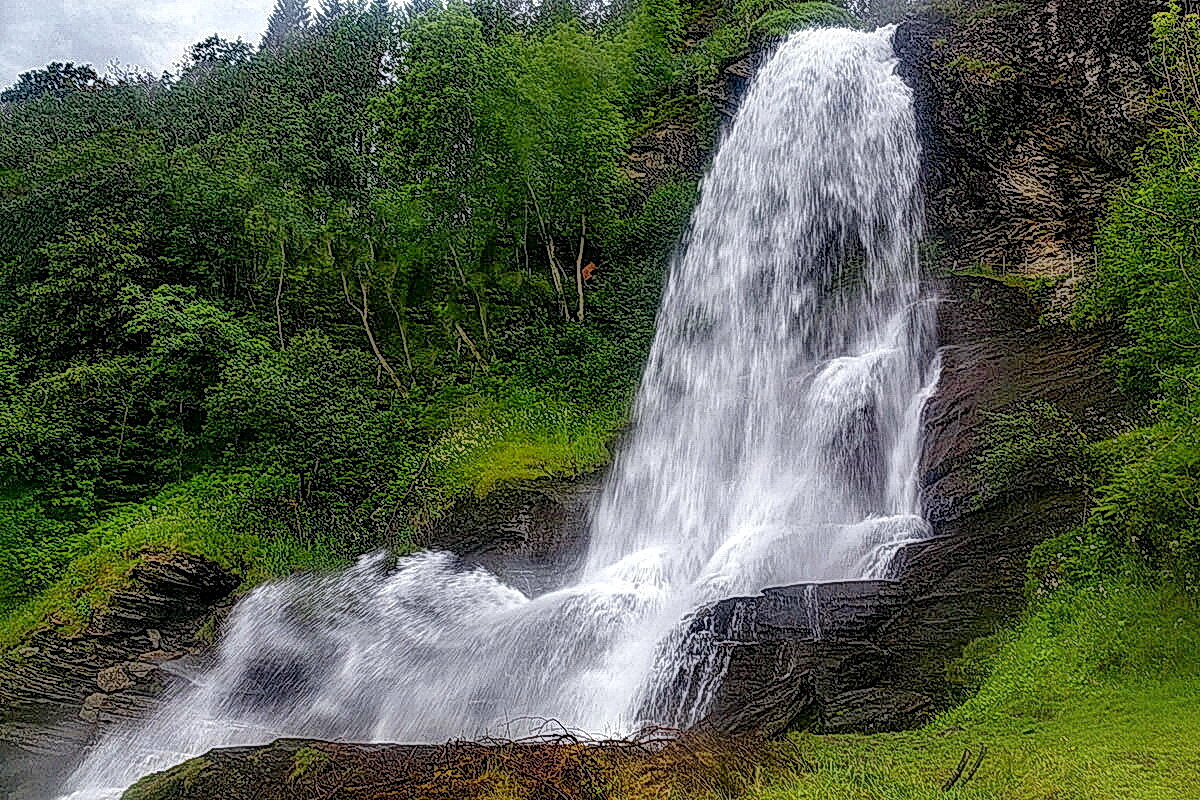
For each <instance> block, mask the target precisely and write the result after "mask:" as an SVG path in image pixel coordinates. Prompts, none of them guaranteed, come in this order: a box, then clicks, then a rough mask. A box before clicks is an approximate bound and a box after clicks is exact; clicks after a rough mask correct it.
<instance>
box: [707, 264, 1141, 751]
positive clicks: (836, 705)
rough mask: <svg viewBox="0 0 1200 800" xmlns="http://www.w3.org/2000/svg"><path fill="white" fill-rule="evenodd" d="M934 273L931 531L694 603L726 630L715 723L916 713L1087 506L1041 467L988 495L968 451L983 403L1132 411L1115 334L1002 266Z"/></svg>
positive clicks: (1099, 415)
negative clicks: (1038, 481)
mask: <svg viewBox="0 0 1200 800" xmlns="http://www.w3.org/2000/svg"><path fill="white" fill-rule="evenodd" d="M936 288H937V291H938V293H939V296H940V297H941V298H942V303H941V305H940V322H941V325H940V327H941V342H942V345H943V350H942V357H943V371H942V379H941V382H940V385H939V387H938V390H937V392H936V394H935V395H934V397H933V398H932V399H931V400H930V402H929V404H928V406H927V408H926V413H925V420H926V426H927V428H926V449H925V453H924V457H923V460H922V463H921V475H922V484H923V489H924V499H925V506H926V514H927V516H928V518H929V520H930V522H931V523H932V525H933V529H934V533H935V536H936V538H934V539H931V540H929V541H926V542H922V543H920V544H915V545H911V546H909V547H907V548H906V549H905V550H903V551H901V553H900V554H899V555H898V557H897V560H896V562H895V564H894V565H893V574H894V575H895V579H894V580H893V581H888V582H847V583H839V584H824V585H815V586H796V587H786V588H781V589H774V590H769V591H767V592H766V593H764V594H763V595H762V596H759V597H749V598H734V599H731V600H726V601H723V602H721V603H718V604H717V605H715V606H713V607H711V608H709V609H707V610H705V611H704V612H702V613H701V614H698V615H697V617H696V619H695V621H694V622H693V632H694V633H695V634H697V635H702V636H703V638H705V639H707V640H708V641H710V642H716V643H717V647H718V649H719V650H720V654H719V656H718V658H717V660H718V662H719V663H722V664H724V665H725V679H724V681H723V683H722V685H721V688H720V690H719V691H718V694H717V698H716V702H715V704H714V706H713V708H712V709H711V712H710V714H709V716H708V718H707V719H706V720H704V722H703V723H702V724H704V725H705V726H707V727H710V728H713V729H716V730H719V731H722V732H740V731H744V730H748V729H754V730H757V731H761V732H764V733H767V734H777V733H781V732H783V731H784V730H788V729H794V728H813V729H815V730H817V731H821V732H828V733H843V732H848V731H861V732H878V731H886V730H900V729H905V728H911V727H914V726H916V725H919V724H920V723H921V722H923V721H925V720H926V719H928V718H929V716H930V715H931V714H933V713H934V712H935V711H936V710H938V709H939V708H941V707H944V706H945V704H946V703H947V701H948V698H949V697H950V694H951V690H952V687H951V686H949V685H948V682H947V679H946V666H947V665H948V664H949V662H951V661H953V660H954V659H955V658H957V657H958V655H959V654H960V653H961V651H962V648H963V647H964V646H965V645H966V644H967V643H968V642H970V641H971V640H972V639H975V638H977V637H979V636H982V635H986V634H988V633H991V632H992V631H994V630H995V629H996V627H997V626H998V625H1000V624H1003V623H1005V622H1007V621H1009V620H1011V619H1012V618H1013V617H1014V616H1015V615H1016V614H1017V613H1018V612H1019V611H1020V610H1021V608H1022V607H1023V606H1024V602H1025V598H1024V592H1023V587H1024V582H1025V576H1026V564H1027V563H1028V560H1029V555H1030V552H1031V550H1032V549H1033V547H1034V545H1035V544H1036V543H1037V542H1039V541H1042V540H1043V539H1045V538H1047V537H1050V536H1052V535H1054V534H1056V533H1059V532H1061V531H1064V530H1068V529H1069V528H1071V527H1073V526H1074V525H1077V524H1078V523H1079V522H1081V521H1082V519H1083V516H1084V514H1085V512H1086V503H1085V499H1084V497H1083V496H1082V493H1081V491H1080V490H1078V489H1076V488H1073V487H1070V486H1065V485H1056V484H1054V483H1052V482H1047V483H1045V484H1044V485H1024V486H1013V487H1001V489H1002V491H999V492H989V493H988V494H987V495H986V497H984V496H981V495H980V494H979V490H980V486H979V485H978V480H977V478H976V475H975V473H976V469H975V467H974V464H975V461H976V459H977V458H978V455H979V453H980V452H981V451H982V450H983V448H985V447H986V446H987V442H986V441H985V430H986V426H985V424H984V414H985V413H986V412H989V411H1000V410H1004V409H1006V408H1010V407H1011V406H1012V404H1013V403H1014V402H1029V401H1039V400H1044V401H1048V402H1053V403H1055V404H1056V405H1058V406H1059V407H1060V408H1062V409H1063V410H1065V411H1066V412H1068V413H1070V414H1071V415H1072V416H1073V417H1074V418H1075V419H1076V420H1078V422H1079V423H1080V425H1081V426H1082V427H1084V428H1085V429H1086V428H1088V427H1104V426H1107V425H1110V424H1113V423H1114V422H1115V421H1116V418H1119V417H1120V416H1122V415H1123V414H1125V413H1126V407H1125V401H1124V400H1123V398H1122V397H1121V395H1120V393H1119V392H1118V391H1117V390H1116V387H1115V382H1114V380H1113V378H1112V376H1111V375H1110V374H1109V373H1108V371H1107V369H1106V368H1105V365H1104V355H1105V353H1106V352H1108V350H1109V348H1110V346H1111V344H1112V336H1111V334H1109V333H1107V332H1105V331H1092V332H1080V331H1077V330H1074V329H1071V328H1069V327H1067V326H1065V325H1045V324H1040V325H1039V324H1038V322H1037V311H1036V308H1035V307H1034V305H1033V303H1032V302H1031V301H1030V300H1029V298H1028V297H1027V296H1026V295H1025V294H1024V293H1023V292H1021V291H1019V290H1017V289H1013V288H1011V287H1008V286H1005V285H1003V284H1001V283H999V282H997V281H992V280H988V279H983V278H953V279H948V280H945V281H943V282H941V283H940V285H939V286H938V287H936ZM759 709H769V710H770V713H761V712H759V711H758V710H759Z"/></svg>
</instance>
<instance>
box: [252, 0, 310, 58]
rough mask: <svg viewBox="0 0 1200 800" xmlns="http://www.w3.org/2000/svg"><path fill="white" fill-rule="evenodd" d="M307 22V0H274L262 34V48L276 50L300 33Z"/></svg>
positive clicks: (308, 20)
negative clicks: (265, 30) (265, 28)
mask: <svg viewBox="0 0 1200 800" xmlns="http://www.w3.org/2000/svg"><path fill="white" fill-rule="evenodd" d="M309 22H310V14H309V11H308V0H275V10H274V11H272V12H271V17H270V18H269V19H268V20H267V32H266V33H265V34H263V42H262V46H263V49H264V50H268V51H270V52H273V53H274V52H278V51H279V50H281V49H283V47H284V46H285V45H286V44H287V43H288V41H289V40H291V39H293V38H295V37H296V35H297V34H299V33H302V32H303V31H304V30H305V29H306V28H307V27H308V25H309Z"/></svg>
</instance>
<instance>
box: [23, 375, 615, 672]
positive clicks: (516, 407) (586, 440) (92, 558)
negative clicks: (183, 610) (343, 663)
mask: <svg viewBox="0 0 1200 800" xmlns="http://www.w3.org/2000/svg"><path fill="white" fill-rule="evenodd" d="M623 414H624V409H623V408H610V407H605V408H590V407H587V406H586V405H584V404H580V403H567V402H562V401H556V400H554V399H553V398H550V397H548V396H542V395H540V394H537V393H535V392H530V391H525V392H518V393H515V395H514V396H512V397H506V398H503V399H502V400H490V401H478V402H476V403H474V404H472V405H469V406H462V407H459V408H457V409H456V410H455V413H454V414H453V415H452V416H453V418H452V419H451V420H449V421H448V422H447V424H446V426H445V428H444V430H443V431H442V433H441V434H440V435H439V436H438V437H436V439H435V441H434V443H433V444H432V446H431V447H430V449H429V451H428V456H427V457H426V458H423V459H421V462H422V463H420V464H418V465H417V466H416V468H415V471H414V473H413V474H411V475H398V476H396V479H395V481H394V485H390V486H384V487H381V492H384V493H386V494H387V495H388V496H390V495H394V496H395V498H396V499H395V501H394V502H389V503H388V507H396V508H399V509H400V513H399V514H398V518H399V519H401V520H403V521H404V523H405V525H406V526H412V525H420V524H422V523H424V522H427V521H428V520H431V519H434V518H436V517H437V516H438V515H439V514H440V513H442V512H443V511H444V510H445V509H446V508H448V507H449V506H450V505H451V504H452V503H453V501H454V500H455V499H456V498H458V497H461V496H463V495H474V496H476V497H483V496H485V495H487V494H488V493H490V492H491V491H492V490H493V489H495V488H496V487H497V486H501V485H509V484H514V483H521V482H527V481H532V480H536V479H538V478H541V477H549V476H573V475H580V474H584V473H587V472H590V471H592V470H595V469H597V468H598V467H600V466H601V465H603V464H604V463H605V462H607V460H608V458H609V448H608V444H609V442H610V441H611V440H612V438H613V437H614V436H615V435H616V431H617V430H618V429H619V427H620V425H621V424H622V422H623V420H624V417H623ZM275 477H276V476H272V475H265V474H263V473H262V472H261V471H256V470H244V471H241V472H232V473H230V472H218V473H204V474H201V475H199V476H197V477H196V478H193V479H191V480H189V481H185V482H183V483H181V484H177V485H175V486H172V487H170V488H168V489H166V490H164V491H163V492H160V493H159V494H158V495H156V496H154V497H152V498H150V499H148V500H146V501H145V502H142V503H135V504H129V505H126V506H124V507H121V508H119V509H117V510H116V511H115V512H113V513H112V514H110V515H108V516H107V517H106V518H105V519H104V520H103V521H102V522H101V523H100V524H99V525H97V526H95V527H93V528H91V529H90V530H87V531H85V532H82V533H80V534H78V535H75V536H73V537H69V541H68V542H67V544H66V546H67V547H68V548H69V550H70V551H71V552H73V553H75V554H76V555H75V556H74V557H73V558H71V559H70V560H69V561H68V562H67V565H66V567H65V569H64V570H63V571H62V573H61V577H59V578H58V579H57V580H55V581H54V582H53V583H51V584H50V585H49V586H48V587H47V588H46V589H44V590H43V591H40V592H38V593H37V594H36V595H34V596H33V597H32V598H30V599H28V600H27V601H25V602H22V603H20V604H17V605H16V606H15V607H9V608H7V609H0V651H3V650H5V649H7V648H10V647H13V646H16V645H18V644H19V643H20V642H21V640H22V639H23V637H24V636H25V635H27V634H28V633H29V632H31V631H32V630H35V629H37V628H39V627H43V626H45V625H47V624H52V625H54V626H56V627H58V628H59V629H60V630H62V631H63V632H65V633H68V634H69V633H74V632H76V631H78V630H79V629H80V628H82V626H83V625H84V624H85V622H86V620H87V619H88V618H89V616H90V615H91V614H92V613H93V612H94V611H95V610H97V609H100V608H103V606H104V605H105V603H106V602H107V600H108V598H109V597H111V596H112V593H113V592H114V591H115V590H117V589H118V588H120V587H122V586H123V585H125V584H126V583H127V581H128V576H129V572H130V570H131V569H132V568H133V566H134V565H135V564H136V563H137V560H138V557H139V555H140V554H141V553H142V552H145V551H147V550H162V549H174V550H179V551H183V552H188V553H192V554H195V555H200V556H205V557H207V558H211V559H213V560H214V561H216V562H217V563H219V564H221V565H222V566H224V567H226V568H227V569H230V570H232V571H234V572H235V574H238V575H240V576H241V577H242V578H243V589H248V588H250V587H252V586H254V585H256V584H258V583H261V582H263V581H265V580H270V579H272V578H279V577H284V576H286V575H289V574H291V573H293V572H296V571H300V570H312V569H331V568H336V567H339V566H344V565H345V564H347V563H349V562H350V561H351V560H352V559H353V558H354V557H355V556H357V555H359V554H361V553H362V552H363V551H365V550H369V549H373V548H374V547H378V546H380V545H382V544H387V545H389V546H390V547H392V548H393V549H394V550H396V551H398V552H403V551H404V550H406V549H407V547H408V545H407V540H406V538H405V533H404V532H403V531H402V532H401V533H400V536H399V538H398V539H395V540H392V541H388V542H380V541H375V540H372V539H370V538H369V537H367V538H364V536H363V535H362V532H361V531H355V530H338V529H337V528H336V527H333V526H329V525H322V524H312V525H305V526H301V527H297V526H295V525H293V524H291V522H290V521H289V520H287V519H285V518H281V517H280V516H279V515H278V514H272V513H263V512H262V511H261V510H259V508H258V506H259V503H260V502H261V501H263V500H268V501H271V502H275V501H276V500H277V498H278V496H279V484H278V483H277V482H276V480H275ZM412 486H415V487H416V488H417V490H414V491H410V490H409V489H410V487H412Z"/></svg>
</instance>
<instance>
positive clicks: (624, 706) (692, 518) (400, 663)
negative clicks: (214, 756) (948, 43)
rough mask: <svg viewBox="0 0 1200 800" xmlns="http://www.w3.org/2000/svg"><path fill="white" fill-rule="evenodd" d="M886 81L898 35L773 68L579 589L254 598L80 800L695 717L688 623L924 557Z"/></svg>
mask: <svg viewBox="0 0 1200 800" xmlns="http://www.w3.org/2000/svg"><path fill="white" fill-rule="evenodd" d="M895 68H896V62H895V58H894V55H893V52H892V46H891V32H890V30H888V29H884V30H881V31H878V32H874V33H864V32H856V31H850V30H819V31H808V32H802V33H798V34H795V35H793V36H792V37H791V38H790V39H788V40H787V41H786V42H785V43H784V44H783V45H781V46H780V48H779V49H778V51H777V52H776V53H775V54H774V56H772V57H771V58H770V60H769V61H768V62H767V63H766V64H765V65H764V66H763V68H762V69H761V70H760V72H759V74H758V75H757V77H756V79H755V80H754V82H753V84H752V86H751V87H750V89H749V91H748V94H747V96H746V97H745V99H744V102H743V104H742V107H741V109H740V111H739V113H738V116H737V118H736V120H735V121H734V122H733V124H732V126H731V128H730V130H729V131H728V133H727V135H726V137H725V140H724V141H723V142H722V144H721V146H720V148H719V152H718V154H717V156H716V158H715V160H714V163H713V165H712V168H711V170H710V172H709V174H708V176H707V177H706V179H705V181H704V184H703V189H702V194H701V198H700V201H699V205H698V207H697V208H696V211H695V214H694V217H693V220H692V225H691V229H690V233H689V236H688V238H687V241H686V242H685V243H684V244H683V246H682V247H681V248H680V251H679V253H680V254H679V255H678V256H677V258H676V259H675V263H674V264H673V266H672V269H671V270H670V277H669V279H668V283H667V286H666V289H665V292H664V297H663V302H662V309H661V312H660V315H659V320H658V330H657V334H656V338H655V340H654V343H653V347H652V351H651V354H650V357H649V361H648V364H647V366H646V370H645V374H644V377H643V381H642V385H641V389H640V393H639V395H638V398H637V400H636V406H635V409H634V415H633V419H634V422H633V425H632V429H631V431H630V432H629V435H628V436H627V437H626V441H625V446H624V447H623V449H622V451H621V453H620V454H619V456H618V459H617V461H616V463H615V465H614V467H613V469H612V471H611V475H610V477H609V479H608V481H607V484H606V486H605V488H604V489H603V491H602V493H601V495H600V498H599V500H598V501H597V503H596V506H595V507H594V509H593V513H592V524H591V533H590V542H589V550H588V553H587V556H586V559H585V561H584V563H583V565H582V566H581V567H580V570H579V573H578V575H577V576H575V578H574V579H573V580H572V581H570V582H569V584H568V585H566V586H565V588H561V589H558V590H556V591H552V592H549V593H546V594H542V595H540V596H529V595H526V594H524V593H522V592H521V591H518V590H517V589H516V588H513V587H512V586H509V585H506V584H505V583H503V582H502V581H501V580H500V579H499V578H498V577H496V576H495V575H493V574H490V573H488V572H486V571H484V570H482V569H474V570H471V569H465V568H464V567H463V566H462V565H461V563H460V562H459V561H458V560H457V559H456V558H455V557H454V556H451V555H449V554H446V553H437V552H426V553H421V554H418V555H415V556H412V557H408V558H403V559H400V560H398V561H397V560H396V559H394V558H392V557H390V556H388V555H387V554H383V553H379V554H375V555H370V556H366V557H364V558H363V559H361V560H360V561H359V562H358V564H356V565H355V566H354V567H352V568H350V569H348V570H346V571H344V572H341V573H338V574H329V575H305V576H298V577H295V578H292V579H290V580H286V581H282V582H279V583H274V584H271V585H267V586H263V587H261V588H259V589H257V590H255V591H254V592H252V593H251V594H250V595H249V596H247V597H246V598H245V599H243V600H242V601H241V602H240V603H239V604H238V606H237V608H236V609H235V610H234V612H233V613H232V615H231V617H230V619H229V622H228V625H227V630H226V632H225V635H224V636H223V639H222V641H221V644H220V647H219V652H218V654H217V658H216V661H215V663H214V664H213V666H211V668H209V669H208V670H207V671H205V672H203V673H201V674H199V675H197V676H195V681H194V683H193V684H191V685H188V686H186V687H185V688H181V689H178V690H177V691H176V693H175V694H174V695H173V696H172V697H170V698H168V701H167V702H166V704H165V706H164V708H163V710H162V711H161V712H160V713H159V714H158V715H157V716H155V717H154V718H153V719H151V720H149V721H147V722H144V723H142V724H141V725H139V726H137V727H136V728H134V727H130V728H128V729H123V730H115V731H112V732H110V733H108V734H107V735H106V737H105V738H104V739H103V740H102V741H101V742H100V743H99V744H98V745H97V747H96V748H94V750H93V751H92V752H91V754H90V755H89V756H88V758H87V759H86V761H85V762H84V763H83V765H82V766H81V767H80V768H79V770H78V771H77V772H76V773H75V775H74V776H73V777H72V778H71V781H70V786H69V788H70V790H72V791H74V792H76V794H75V795H74V796H75V797H77V798H85V797H86V798H95V797H115V796H117V795H118V794H119V792H120V788H121V787H124V786H127V785H129V784H130V783H131V782H133V781H134V780H135V779H137V778H138V777H140V776H141V775H144V774H146V773H147V772H150V771H152V770H155V769H161V768H164V767H166V766H169V765H172V764H175V763H178V762H179V761H181V760H183V759H184V758H186V757H187V756H190V755H195V754H198V753H202V752H204V751H205V750H208V749H209V748H212V747H218V746H223V745H235V744H236V745H242V744H254V743H265V742H269V741H271V740H273V739H275V738H277V737H279V736H303V737H316V738H323V739H339V738H340V739H350V740H357V741H365V740H382V741H398V742H405V741H409V742H414V741H441V740H445V739H448V738H453V737H470V736H474V735H478V734H484V733H487V734H496V735H506V736H518V735H521V734H523V733H526V732H528V731H529V730H530V729H532V728H533V727H535V726H536V725H537V724H538V723H539V722H540V720H542V719H546V718H552V719H555V720H557V721H559V722H560V723H561V724H563V725H565V726H567V727H570V728H574V729H579V730H583V731H587V732H590V733H593V734H622V733H629V732H630V731H632V730H634V729H636V728H637V727H639V726H641V725H642V724H645V723H660V722H680V721H683V722H686V721H690V720H694V719H696V718H698V716H699V715H701V714H702V713H703V710H704V707H705V704H706V702H707V700H708V698H709V697H710V696H711V694H712V690H713V688H714V687H715V685H716V683H717V682H718V681H719V679H720V675H719V673H716V672H713V673H711V674H707V678H706V679H705V680H701V681H699V682H697V684H696V685H690V686H688V687H687V688H686V690H684V691H680V692H675V693H673V694H672V693H665V694H664V692H663V691H662V687H661V686H659V685H658V681H657V680H656V679H657V678H658V677H659V676H663V675H670V674H674V672H673V666H672V661H673V659H677V658H679V657H680V656H679V655H678V651H679V650H680V648H679V647H678V646H677V645H678V640H679V638H680V637H681V635H682V634H681V633H680V631H681V630H682V625H681V621H682V620H685V618H686V617H687V616H688V614H689V613H690V612H692V611H693V610H695V609H696V608H698V607H700V606H702V605H704V604H707V603H710V602H712V601H715V600H718V599H721V598H726V597H731V596H738V595H746V594H753V593H756V592H758V591H760V590H762V589H763V588H765V587H768V586H771V585H780V584H790V583H801V582H812V581H830V580H845V579H855V578H878V577H883V576H885V575H886V571H887V568H888V564H889V562H890V560H891V556H892V555H893V554H894V553H895V552H896V551H897V549H899V548H900V547H902V546H903V545H904V544H905V543H908V542H912V541H915V540H919V539H921V538H922V537H925V536H926V535H927V531H928V528H927V525H926V524H925V522H924V521H923V520H922V518H921V516H920V501H919V497H918V490H917V484H916V474H915V472H916V465H917V461H918V457H919V448H920V415H921V409H922V405H923V403H924V400H925V398H926V397H927V396H928V394H929V392H930V391H931V390H932V385H933V382H934V381H935V380H936V365H935V361H934V356H933V353H934V346H933V323H932V306H931V303H930V301H929V299H928V298H926V297H925V296H923V294H922V291H921V286H920V282H919V275H918V263H917V243H918V240H919V237H920V233H921V224H922V219H921V204H920V194H919V189H918V168H919V152H918V144H917V137H916V125H915V120H914V112H913V106H912V96H911V92H910V91H909V89H908V87H907V86H906V85H905V84H904V83H903V81H902V80H901V79H900V78H899V77H898V76H897V75H896V71H895ZM693 657H694V656H693ZM701 657H702V656H701ZM700 674H705V673H704V671H703V670H701V671H700ZM649 697H654V698H655V700H654V702H652V703H648V702H647V698H649Z"/></svg>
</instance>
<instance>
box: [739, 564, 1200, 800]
mask: <svg viewBox="0 0 1200 800" xmlns="http://www.w3.org/2000/svg"><path fill="white" fill-rule="evenodd" d="M965 661H966V663H965V664H963V665H960V670H959V672H960V674H964V675H977V674H979V673H981V672H983V673H986V677H985V678H984V680H983V683H982V685H981V686H980V687H979V689H978V692H977V693H976V694H975V695H974V696H973V697H972V698H971V699H970V700H968V701H966V702H965V703H964V704H962V705H961V706H959V707H957V708H955V709H953V710H951V711H950V712H948V713H946V714H944V715H942V716H941V717H940V718H939V719H937V720H935V721H934V722H933V723H931V724H930V725H928V726H926V727H925V728H923V729H921V730H917V731H911V732H906V733H896V734H881V735H874V736H815V735H810V734H802V735H797V736H794V737H793V739H792V742H793V743H794V745H795V754H796V759H795V760H796V761H797V763H799V764H800V765H801V766H800V767H799V768H796V769H791V770H786V771H784V772H783V773H781V774H775V775H771V776H767V777H766V778H764V780H763V781H762V785H761V786H760V787H759V788H756V789H754V790H752V791H750V792H748V793H747V794H746V795H744V796H745V797H747V798H756V799H757V800H785V798H786V800H809V799H810V798H811V800H924V799H926V798H929V799H930V800H932V798H946V799H947V800H955V799H956V798H957V799H959V800H1103V799H1105V798H1111V799H1112V800H1118V799H1120V800H1127V799H1130V798H1132V799H1135V800H1195V798H1197V797H1200V713H1198V709H1200V611H1198V610H1197V607H1196V604H1195V601H1194V600H1192V599H1189V598H1186V597H1184V596H1182V595H1179V594H1176V593H1174V592H1171V591H1168V590H1147V589H1138V588H1132V587H1128V586H1121V585H1108V586H1101V587H1096V588H1093V589H1089V590H1074V591H1071V592H1067V593H1064V594H1062V595H1060V596H1057V597H1055V598H1053V599H1051V600H1050V601H1049V602H1047V603H1045V604H1044V605H1042V606H1041V607H1040V608H1039V609H1038V611H1036V612H1035V613H1032V614H1030V615H1029V617H1028V618H1027V619H1026V620H1025V621H1024V622H1023V623H1022V624H1021V625H1020V626H1019V627H1018V628H1017V629H1016V630H1015V631H1013V632H1009V633H1006V634H1000V635H998V636H996V637H991V638H990V639H988V640H983V641H982V642H980V643H978V644H977V646H975V647H974V648H972V649H971V652H969V653H968V655H967V656H966V658H965ZM981 747H986V748H987V754H986V755H985V757H984V759H983V761H982V763H981V765H980V767H979V770H978V772H977V773H976V774H975V776H974V777H973V778H972V780H971V781H970V782H969V783H966V784H965V785H962V783H961V781H960V785H959V786H957V787H956V788H954V789H953V790H952V791H950V792H948V793H943V792H942V786H943V785H944V784H945V783H946V782H947V780H948V779H949V778H950V777H951V776H952V775H953V774H954V772H955V769H956V767H957V765H958V763H959V760H960V759H961V757H962V754H963V751H964V750H970V751H971V752H972V753H973V754H977V753H979V752H980V748H981Z"/></svg>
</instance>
